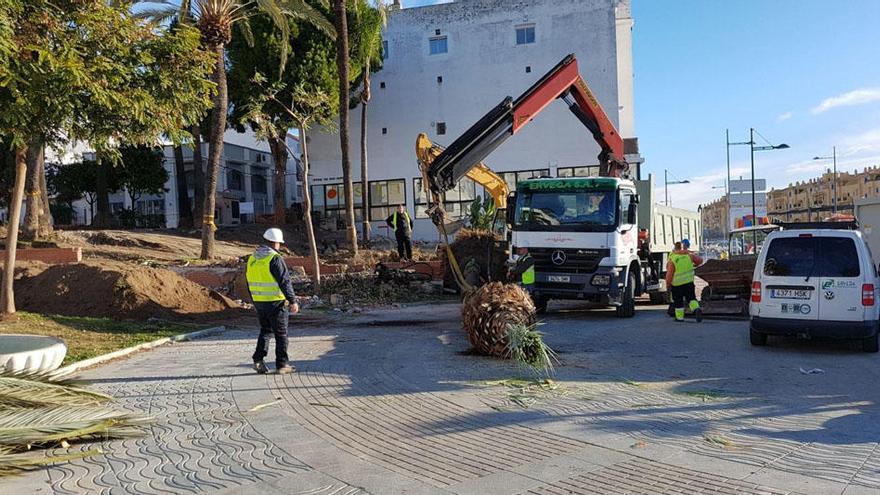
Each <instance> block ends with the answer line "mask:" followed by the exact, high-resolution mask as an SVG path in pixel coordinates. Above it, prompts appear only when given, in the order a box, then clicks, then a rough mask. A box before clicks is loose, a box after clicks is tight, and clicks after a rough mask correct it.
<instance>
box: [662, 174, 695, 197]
mask: <svg viewBox="0 0 880 495" xmlns="http://www.w3.org/2000/svg"><path fill="white" fill-rule="evenodd" d="M690 183H691V181H689V180H687V179H685V180H674V181H670V180H669V171H668V170H666V169H665V168H664V169H663V191H664V195H665V196H666V201H664V204H665V205H666V206H669V184H690Z"/></svg>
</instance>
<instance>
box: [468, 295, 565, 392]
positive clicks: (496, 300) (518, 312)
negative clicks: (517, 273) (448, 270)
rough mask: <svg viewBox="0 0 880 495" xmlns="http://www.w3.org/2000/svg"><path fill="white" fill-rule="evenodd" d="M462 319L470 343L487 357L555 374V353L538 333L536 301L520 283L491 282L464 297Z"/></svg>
mask: <svg viewBox="0 0 880 495" xmlns="http://www.w3.org/2000/svg"><path fill="white" fill-rule="evenodd" d="M461 320H462V325H463V326H464V329H465V331H466V332H467V336H468V341H469V342H470V344H471V345H472V346H473V347H474V349H475V350H476V351H477V352H478V353H480V354H485V355H487V356H496V357H503V358H508V359H513V360H514V361H515V362H517V363H519V364H521V365H523V366H525V367H527V368H529V369H531V370H532V371H534V372H535V373H538V374H545V375H550V374H552V373H553V361H554V360H555V354H554V353H553V351H552V350H551V349H550V348H549V347H547V345H546V344H545V343H544V339H543V338H542V335H541V333H540V332H538V331H537V330H536V328H537V320H536V316H535V305H534V303H532V299H531V298H530V297H529V295H528V294H527V293H526V291H524V290H523V288H522V287H520V286H518V285H516V284H502V283H500V282H490V283H488V284H486V285H483V286H482V287H479V288H477V289H474V290H473V291H472V292H470V293H469V294H467V295H466V296H465V298H464V304H462V307H461Z"/></svg>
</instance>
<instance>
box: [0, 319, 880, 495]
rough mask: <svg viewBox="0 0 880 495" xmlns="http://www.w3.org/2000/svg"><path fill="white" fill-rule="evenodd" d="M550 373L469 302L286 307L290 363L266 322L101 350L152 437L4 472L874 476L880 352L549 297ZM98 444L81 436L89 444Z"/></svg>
mask: <svg viewBox="0 0 880 495" xmlns="http://www.w3.org/2000/svg"><path fill="white" fill-rule="evenodd" d="M544 320H545V325H543V326H542V327H541V330H542V331H543V332H545V334H546V340H547V342H548V343H549V344H550V346H551V347H553V348H554V349H556V350H557V352H558V355H559V359H560V364H559V366H558V368H557V372H556V376H555V377H554V380H553V381H549V382H540V381H537V382H523V381H517V380H513V379H514V378H517V377H528V374H527V373H525V372H523V371H522V370H518V369H517V368H516V367H515V366H514V365H512V364H511V363H510V362H507V361H503V360H498V359H491V358H485V357H478V356H473V355H469V354H468V353H467V350H468V344H467V340H466V338H465V336H464V333H463V331H462V330H460V326H459V317H458V305H455V304H443V305H425V306H414V307H409V308H403V309H389V310H379V311H373V312H370V313H365V314H360V315H345V316H342V315H336V316H329V317H327V318H326V319H316V318H310V319H307V320H302V321H303V323H304V324H301V325H298V324H297V321H298V320H297V319H296V318H294V319H292V327H293V338H292V339H291V347H292V356H293V358H294V362H295V364H296V367H297V372H296V373H295V374H292V375H274V374H270V375H262V376H260V375H256V374H255V373H254V372H253V371H252V370H251V368H250V363H249V356H250V353H251V352H252V347H253V345H254V340H255V332H256V330H255V329H254V328H232V329H230V330H228V331H226V332H224V333H222V334H219V335H215V336H212V337H208V338H205V339H201V340H196V341H193V342H186V343H179V344H173V345H168V346H164V347H161V348H158V349H155V350H153V351H149V352H144V353H140V354H137V355H135V356H133V357H131V358H128V359H125V360H120V361H116V362H112V363H109V364H107V365H104V366H101V367H99V368H96V369H93V370H90V371H88V372H86V373H85V376H86V377H87V378H89V379H91V380H92V381H93V383H94V386H95V387H96V388H98V389H100V390H101V391H105V392H108V393H111V394H113V395H114V396H116V397H118V398H119V404H120V405H121V406H122V407H125V408H128V409H131V410H133V411H137V412H139V413H143V414H147V415H151V416H154V417H155V418H156V422H155V424H154V425H153V426H152V427H151V429H150V431H149V434H148V435H147V436H145V437H141V438H135V439H130V440H123V441H112V442H106V443H103V444H101V448H102V449H103V450H104V452H105V454H104V455H103V456H98V457H93V458H89V459H87V460H83V461H78V462H74V463H69V464H63V465H57V466H52V467H50V468H48V469H45V470H40V471H35V472H32V473H29V474H27V475H25V476H20V477H16V478H7V479H6V480H4V481H3V482H2V483H0V488H3V490H2V492H3V493H14V494H16V495H25V494H29V493H40V494H59V495H61V494H65V495H66V494H82V493H89V494H91V493H108V494H123V493H124V494H159V493H165V494H190V493H192V494H195V493H223V494H227V493H228V494H232V493H236V494H238V493H242V494H251V493H254V494H257V493H284V494H361V493H372V494H397V493H408V494H422V493H424V494H429V493H436V494H444V493H446V494H448V493H458V494H493V493H499V494H518V493H529V494H565V493H574V494H606V493H607V494H654V493H658V494H661V493H686V494H694V493H707V494H708V493H723V494H784V493H803V494H811V493H812V494H832V493H833V494H846V495H858V494H869V493H873V494H877V493H880V448H878V441H880V421H878V420H880V406H878V404H877V401H878V398H880V385H878V379H880V359H878V357H877V356H876V355H870V354H863V353H861V352H860V350H859V349H858V347H857V346H856V345H853V346H849V345H847V344H839V343H823V342H798V341H795V340H785V339H782V340H775V341H771V345H770V346H768V347H766V348H753V347H751V346H750V345H749V343H748V331H747V330H748V324H747V323H745V322H742V321H704V322H703V323H702V324H697V323H694V322H687V323H684V324H673V323H672V322H671V321H670V320H669V319H668V318H667V317H666V316H665V312H664V311H663V309H662V308H659V307H652V306H643V307H640V308H639V312H638V314H637V316H636V317H635V318H633V319H627V320H621V319H617V318H615V317H614V313H613V312H611V311H591V312H588V311H585V310H584V309H583V308H581V307H578V306H565V308H564V309H559V308H556V309H554V307H552V306H551V313H550V314H549V315H547V316H546V317H545V319H544ZM91 447H92V446H89V445H84V446H81V448H83V449H88V448H91Z"/></svg>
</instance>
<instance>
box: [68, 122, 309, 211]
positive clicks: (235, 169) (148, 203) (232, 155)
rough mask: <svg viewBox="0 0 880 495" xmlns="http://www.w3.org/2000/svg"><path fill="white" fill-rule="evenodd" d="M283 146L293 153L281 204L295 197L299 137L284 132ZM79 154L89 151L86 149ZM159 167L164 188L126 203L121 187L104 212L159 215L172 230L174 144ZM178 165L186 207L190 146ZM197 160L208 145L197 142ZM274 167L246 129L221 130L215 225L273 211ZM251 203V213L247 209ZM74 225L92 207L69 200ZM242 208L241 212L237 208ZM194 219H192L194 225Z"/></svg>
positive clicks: (191, 191)
mask: <svg viewBox="0 0 880 495" xmlns="http://www.w3.org/2000/svg"><path fill="white" fill-rule="evenodd" d="M287 141H288V142H287V145H288V147H289V148H290V150H291V152H292V153H293V155H292V156H291V157H290V158H289V160H288V163H287V175H286V176H285V177H284V180H285V182H286V186H285V194H286V196H287V197H286V200H285V205H286V206H287V207H289V206H290V205H291V204H293V203H299V202H300V201H301V185H298V184H299V183H298V181H297V172H298V171H300V172H301V169H300V168H299V154H300V150H299V139H298V138H297V137H296V136H293V135H288V140H287ZM80 154H85V155H86V156H88V155H89V153H88V152H85V153H82V151H81V152H80ZM164 154H165V159H164V162H163V165H164V166H165V170H166V171H167V172H168V181H167V182H166V183H165V190H166V192H165V193H163V194H157V195H149V194H148V195H143V196H141V197H139V198H137V201H136V204H134V205H132V204H131V198H130V197H129V195H128V194H127V193H126V192H125V191H124V190H123V191H117V192H113V193H111V194H110V211H111V213H113V214H118V213H119V212H121V211H122V210H124V209H130V210H135V211H136V212H138V213H139V214H141V215H149V216H153V217H154V218H155V217H159V218H160V221H159V222H158V223H159V225H158V226H163V227H167V228H176V227H177V226H178V222H179V219H180V217H179V213H178V211H179V210H178V200H177V175H176V173H175V161H174V148H173V147H172V146H170V145H166V146H165V147H164ZM183 159H184V167H185V170H186V175H187V179H186V181H187V186H188V191H187V192H188V196H189V198H190V207H192V205H193V201H194V196H195V189H194V187H193V170H194V166H193V148H192V147H184V148H183ZM202 160H203V161H204V162H205V163H207V160H208V144H207V143H205V142H203V143H202ZM274 169H275V166H274V163H273V161H272V155H271V153H270V151H269V146H268V144H267V143H266V142H263V141H257V140H256V139H255V138H254V136H253V134H251V133H238V132H236V131H233V130H228V131H226V134H225V135H224V145H223V157H222V161H221V164H220V175H219V177H218V178H217V207H216V210H215V212H214V216H215V222H216V223H217V225H234V224H239V223H251V222H253V221H254V220H255V218H256V217H257V216H260V215H269V214H271V213H272V211H273V207H274V206H273V205H274V201H273V193H272V191H273V187H274V181H275V180H276V179H275V171H274ZM251 205H252V209H253V212H252V213H247V212H249V211H250V208H251ZM74 210H75V215H76V223H78V224H83V225H88V224H90V223H91V217H92V211H91V207H90V205H89V204H88V203H87V202H86V201H85V200H80V201H77V202H75V203H74ZM242 210H244V211H242ZM199 221H200V219H196V223H198V222H199Z"/></svg>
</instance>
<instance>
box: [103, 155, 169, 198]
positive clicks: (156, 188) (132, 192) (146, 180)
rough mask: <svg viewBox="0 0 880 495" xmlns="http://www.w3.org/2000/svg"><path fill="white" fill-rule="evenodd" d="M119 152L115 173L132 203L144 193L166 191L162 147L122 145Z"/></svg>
mask: <svg viewBox="0 0 880 495" xmlns="http://www.w3.org/2000/svg"><path fill="white" fill-rule="evenodd" d="M119 152H120V154H121V157H120V160H119V163H118V164H117V165H116V167H115V169H116V170H115V175H116V176H117V177H118V178H119V185H121V186H122V187H124V188H125V189H126V191H128V195H129V196H130V197H131V202H132V203H135V202H137V199H138V197H140V196H141V195H144V194H161V193H163V192H166V189H165V183H166V182H167V181H168V171H167V170H165V167H164V166H163V165H162V162H163V159H164V154H163V153H162V148H157V147H150V146H122V147H121V148H120V149H119Z"/></svg>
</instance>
